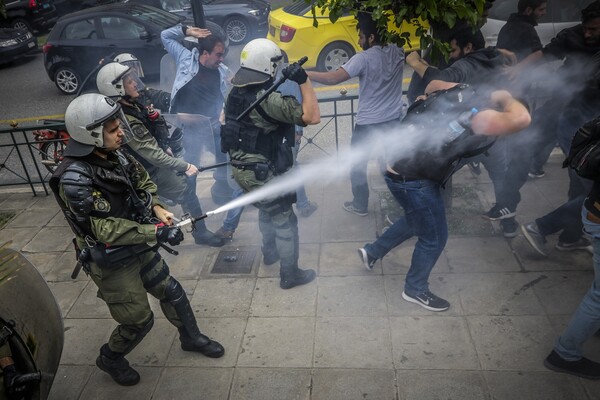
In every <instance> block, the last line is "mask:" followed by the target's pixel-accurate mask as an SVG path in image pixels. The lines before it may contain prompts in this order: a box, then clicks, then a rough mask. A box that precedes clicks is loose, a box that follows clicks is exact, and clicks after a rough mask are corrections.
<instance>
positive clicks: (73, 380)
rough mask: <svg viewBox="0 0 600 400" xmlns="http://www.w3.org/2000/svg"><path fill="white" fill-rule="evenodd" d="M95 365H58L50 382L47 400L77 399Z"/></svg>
mask: <svg viewBox="0 0 600 400" xmlns="http://www.w3.org/2000/svg"><path fill="white" fill-rule="evenodd" d="M95 369H97V368H96V366H93V367H92V366H87V365H85V366H79V365H77V366H72V365H60V366H59V367H58V370H57V371H56V375H55V376H54V382H52V389H51V390H50V393H49V394H48V400H79V399H81V397H80V395H81V392H82V391H83V388H84V387H85V385H86V383H87V381H88V380H89V379H90V376H91V375H92V373H93V372H94V370H95Z"/></svg>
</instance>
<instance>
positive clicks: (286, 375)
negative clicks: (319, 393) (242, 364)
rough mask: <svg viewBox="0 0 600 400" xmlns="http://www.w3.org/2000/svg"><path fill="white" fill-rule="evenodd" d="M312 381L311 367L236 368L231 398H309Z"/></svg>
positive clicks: (234, 399)
mask: <svg viewBox="0 0 600 400" xmlns="http://www.w3.org/2000/svg"><path fill="white" fill-rule="evenodd" d="M310 381H311V376H310V369H298V368H276V369H273V368H236V369H235V372H234V375H233V383H232V385H231V395H230V396H229V400H284V399H285V400H291V399H294V400H308V399H309V398H310ZM324 400H325V399H324Z"/></svg>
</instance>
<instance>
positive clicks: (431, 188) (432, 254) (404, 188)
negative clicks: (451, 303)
mask: <svg viewBox="0 0 600 400" xmlns="http://www.w3.org/2000/svg"><path fill="white" fill-rule="evenodd" d="M385 183H386V184H387V186H388V188H389V189H390V192H391V193H392V195H393V196H394V198H395V199H396V200H397V201H398V203H400V205H401V206H402V208H403V209H404V216H403V217H401V218H399V219H398V220H397V221H396V222H394V224H393V225H392V226H390V227H389V228H388V229H387V230H386V231H385V232H384V233H383V235H381V236H380V237H379V238H378V239H377V240H376V241H375V242H373V243H372V244H367V245H366V246H365V251H366V252H367V254H369V255H370V256H371V257H374V258H376V259H380V258H383V257H384V256H385V255H386V254H387V253H388V252H389V251H390V250H392V249H393V248H394V247H396V246H398V245H399V244H401V243H402V242H404V241H406V240H407V239H410V238H411V237H413V236H417V238H418V240H417V244H416V245H415V250H414V251H413V255H412V261H411V264H410V269H409V270H408V274H407V275H406V282H405V284H404V291H405V292H406V294H407V295H409V296H416V295H418V294H420V293H422V292H425V291H427V290H429V283H428V280H429V274H430V273H431V270H432V269H433V266H434V265H435V263H436V262H437V260H438V258H439V257H440V254H442V250H444V246H446V240H447V239H448V225H447V224H446V211H445V209H444V201H443V200H442V195H441V193H440V186H439V185H438V184H437V183H435V182H433V181H429V180H414V181H406V182H398V181H394V180H392V179H391V178H389V177H388V176H385Z"/></svg>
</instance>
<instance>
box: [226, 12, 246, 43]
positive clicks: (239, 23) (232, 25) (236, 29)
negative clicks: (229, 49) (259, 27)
mask: <svg viewBox="0 0 600 400" xmlns="http://www.w3.org/2000/svg"><path fill="white" fill-rule="evenodd" d="M223 30H224V31H225V33H226V34H227V37H228V38H229V41H230V42H231V43H232V44H242V43H244V42H245V41H246V40H248V38H249V37H250V27H249V26H248V23H247V22H246V20H245V19H244V18H242V17H230V18H228V19H227V20H226V21H225V23H224V24H223Z"/></svg>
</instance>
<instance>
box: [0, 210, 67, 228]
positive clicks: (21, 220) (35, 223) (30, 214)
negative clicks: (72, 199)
mask: <svg viewBox="0 0 600 400" xmlns="http://www.w3.org/2000/svg"><path fill="white" fill-rule="evenodd" d="M56 214H58V210H48V209H47V208H28V209H26V210H24V211H23V212H21V213H19V214H18V215H16V216H15V217H14V218H13V219H12V220H11V221H10V222H9V223H8V224H6V227H7V228H33V227H38V228H39V227H40V226H46V225H48V223H49V222H50V220H52V218H54V217H55V216H56Z"/></svg>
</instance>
